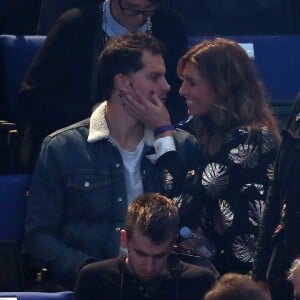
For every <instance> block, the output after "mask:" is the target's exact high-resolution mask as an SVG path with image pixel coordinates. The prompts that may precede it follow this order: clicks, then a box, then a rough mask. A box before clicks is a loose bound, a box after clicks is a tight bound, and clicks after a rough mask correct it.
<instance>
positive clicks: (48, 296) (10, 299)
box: [0, 291, 73, 300]
mask: <svg viewBox="0 0 300 300" xmlns="http://www.w3.org/2000/svg"><path fill="white" fill-rule="evenodd" d="M0 299H1V300H5V299H7V300H71V299H73V292H71V291H65V292H57V293H40V292H10V293H5V292H2V293H0Z"/></svg>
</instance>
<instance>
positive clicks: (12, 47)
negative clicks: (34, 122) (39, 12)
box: [0, 35, 46, 123]
mask: <svg viewBox="0 0 300 300" xmlns="http://www.w3.org/2000/svg"><path fill="white" fill-rule="evenodd" d="M45 38H46V36H40V35H27V36H26V35H24V36H22V35H19V36H16V35H0V66H1V68H0V88H1V91H0V97H1V99H0V103H1V105H2V106H4V107H5V109H3V108H1V110H4V111H5V113H6V114H7V115H3V116H0V117H1V118H2V119H6V120H8V121H12V122H16V123H17V121H20V120H22V112H21V111H20V106H19V105H18V94H19V90H20V86H21V82H22V80H23V77H24V76H25V74H26V72H27V70H28V68H29V66H30V64H31V62H32V59H33V57H34V56H35V55H36V53H37V51H38V50H39V49H40V48H41V46H42V44H43V42H44V40H45ZM5 113H4V114H5Z"/></svg>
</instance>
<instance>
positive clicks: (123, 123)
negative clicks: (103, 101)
mask: <svg viewBox="0 0 300 300" xmlns="http://www.w3.org/2000/svg"><path fill="white" fill-rule="evenodd" d="M105 118H106V121H107V124H108V128H109V132H110V136H111V138H112V139H113V140H114V141H115V142H116V143H117V144H118V146H119V147H121V148H122V149H124V150H127V151H131V152H133V151H135V150H136V147H137V145H138V144H139V142H140V141H141V139H142V138H143V136H144V126H143V124H142V123H140V122H138V121H137V120H136V119H134V118H132V117H131V116H130V115H129V114H128V113H127V112H126V111H125V110H124V108H123V106H122V105H120V101H114V100H113V99H111V100H109V101H108V103H107V111H106V114H105Z"/></svg>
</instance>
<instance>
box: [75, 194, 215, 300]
mask: <svg viewBox="0 0 300 300" xmlns="http://www.w3.org/2000/svg"><path fill="white" fill-rule="evenodd" d="M178 219H179V218H178V211H177V207H176V206H175V204H174V202H173V201H172V200H170V199H168V198H167V197H164V196H161V195H159V194H154V193H151V194H145V195H142V196H140V197H138V198H137V199H136V200H134V201H133V202H132V203H131V204H130V205H129V208H128V213H127V217H126V222H125V230H122V231H121V240H122V242H123V246H125V247H127V249H128V254H127V255H126V256H121V257H118V258H114V259H110V260H106V261H102V262H97V263H93V264H90V265H88V266H86V267H84V268H83V269H82V270H81V272H80V274H79V278H78V281H77V283H76V286H75V291H74V292H75V299H76V300H87V299H103V300H104V299H110V300H115V299H120V300H129V299H130V300H133V299H164V300H168V299H170V300H171V299H172V300H179V299H182V300H186V299H189V300H193V299H195V300H196V299H197V300H200V299H202V298H203V297H204V295H205V293H206V292H207V291H208V290H210V289H211V287H212V285H213V284H214V282H215V277H214V275H213V274H212V273H211V272H210V271H209V270H207V269H205V268H201V267H199V266H195V265H190V264H186V263H183V262H180V261H179V260H178V259H177V257H176V255H175V254H171V251H172V248H173V246H174V243H175V240H176V238H177V231H178Z"/></svg>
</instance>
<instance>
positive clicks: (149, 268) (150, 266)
mask: <svg viewBox="0 0 300 300" xmlns="http://www.w3.org/2000/svg"><path fill="white" fill-rule="evenodd" d="M153 267H154V259H153V258H152V257H148V258H147V259H146V262H145V270H146V271H147V272H148V273H151V272H152V271H153Z"/></svg>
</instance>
